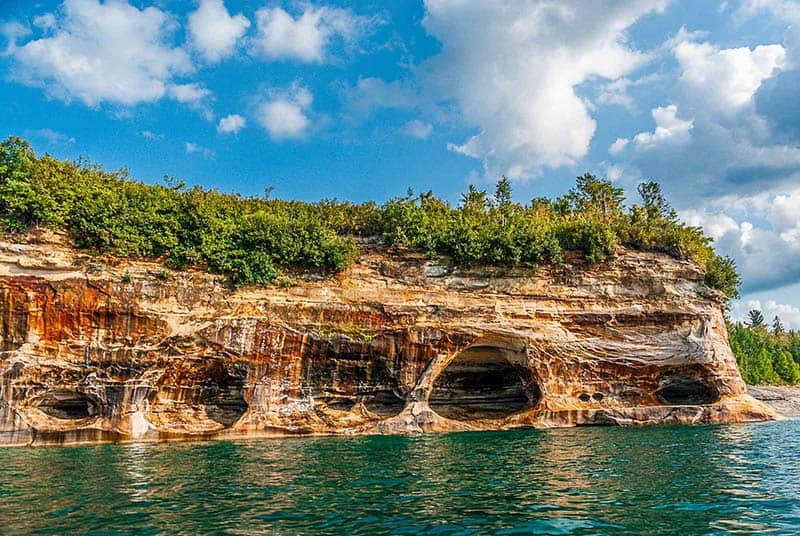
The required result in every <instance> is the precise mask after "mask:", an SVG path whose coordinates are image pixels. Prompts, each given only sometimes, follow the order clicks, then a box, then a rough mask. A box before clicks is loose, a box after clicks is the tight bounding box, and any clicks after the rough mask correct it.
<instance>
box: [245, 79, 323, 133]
mask: <svg viewBox="0 0 800 536" xmlns="http://www.w3.org/2000/svg"><path fill="white" fill-rule="evenodd" d="M312 100H313V95H312V94H311V92H310V91H309V90H308V89H306V88H305V87H302V86H299V85H296V84H295V85H294V86H293V87H292V88H291V89H290V90H288V91H282V92H274V94H273V95H271V96H270V98H269V100H267V101H266V102H263V103H261V105H260V106H259V107H258V113H257V116H258V122H259V123H260V124H261V126H262V127H264V129H266V131H267V133H269V136H270V138H272V139H273V140H275V141H284V140H291V139H302V138H303V137H305V136H306V134H307V132H308V130H309V129H310V128H311V126H312V122H311V119H309V117H308V111H309V109H310V107H311V102H312Z"/></svg>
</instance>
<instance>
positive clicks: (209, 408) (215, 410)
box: [203, 382, 249, 427]
mask: <svg viewBox="0 0 800 536" xmlns="http://www.w3.org/2000/svg"><path fill="white" fill-rule="evenodd" d="M203 403H204V405H205V411H206V415H208V418H209V419H211V420H213V421H216V422H218V423H220V424H221V425H223V426H225V427H228V426H231V425H232V424H233V423H235V422H236V421H238V420H239V419H240V418H241V417H242V415H244V414H245V413H246V412H247V410H248V409H249V405H248V404H247V401H246V400H245V398H244V386H243V385H241V384H238V383H235V382H234V383H232V384H230V385H224V386H221V387H218V388H215V389H212V390H211V391H210V392H209V393H208V394H206V396H205V397H204V400H203Z"/></svg>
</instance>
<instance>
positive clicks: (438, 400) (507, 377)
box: [428, 346, 541, 420]
mask: <svg viewBox="0 0 800 536" xmlns="http://www.w3.org/2000/svg"><path fill="white" fill-rule="evenodd" d="M524 363H525V355H524V353H523V352H522V351H520V350H518V351H514V350H509V349H506V348H500V347H495V346H472V347H470V348H468V349H466V350H464V351H463V352H461V353H460V354H458V355H457V356H456V357H455V358H454V359H453V360H452V361H451V363H450V364H449V365H448V366H447V368H445V370H444V371H443V372H442V373H441V374H440V375H439V376H438V377H437V378H436V380H435V382H434V384H433V389H432V391H431V395H430V398H429V399H428V402H429V404H430V406H431V408H432V409H433V410H434V411H435V412H436V413H438V414H439V415H441V416H443V417H446V418H448V419H455V420H476V419H502V418H505V417H508V416H510V415H513V414H515V413H518V412H520V411H522V410H524V409H528V408H530V407H532V406H534V405H535V404H536V403H537V402H538V401H539V399H540V397H541V394H540V391H539V388H538V385H537V384H536V382H535V381H534V379H533V376H532V374H531V371H530V369H528V368H527V367H526V366H524Z"/></svg>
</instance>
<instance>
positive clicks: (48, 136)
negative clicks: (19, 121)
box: [25, 128, 75, 144]
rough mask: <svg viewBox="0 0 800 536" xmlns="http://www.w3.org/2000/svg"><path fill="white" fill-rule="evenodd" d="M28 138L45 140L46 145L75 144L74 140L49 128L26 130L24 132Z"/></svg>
mask: <svg viewBox="0 0 800 536" xmlns="http://www.w3.org/2000/svg"><path fill="white" fill-rule="evenodd" d="M25 133H26V134H27V135H28V136H34V137H37V138H42V139H44V140H46V141H47V142H48V143H51V144H62V143H75V138H73V137H72V136H67V135H66V134H63V133H61V132H57V131H55V130H53V129H51V128H41V129H38V130H28V131H26V132H25Z"/></svg>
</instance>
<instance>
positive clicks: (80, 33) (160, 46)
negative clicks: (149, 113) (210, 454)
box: [11, 0, 192, 106]
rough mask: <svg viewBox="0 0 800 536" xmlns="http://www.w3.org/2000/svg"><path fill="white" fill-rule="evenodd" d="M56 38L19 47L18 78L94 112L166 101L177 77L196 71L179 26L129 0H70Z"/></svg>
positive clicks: (14, 74)
mask: <svg viewBox="0 0 800 536" xmlns="http://www.w3.org/2000/svg"><path fill="white" fill-rule="evenodd" d="M56 25H57V29H56V30H55V31H52V32H51V35H50V36H49V37H41V38H39V39H33V40H31V41H28V42H27V43H25V44H24V45H22V46H17V47H15V48H14V49H13V50H12V51H11V54H12V56H13V58H14V60H15V65H14V67H13V70H12V77H13V79H15V80H16V81H18V82H21V83H23V84H26V85H30V86H35V87H40V88H42V89H44V90H45V91H46V92H47V93H48V94H49V95H50V96H52V97H56V98H59V99H62V100H64V101H71V100H73V99H77V100H79V101H81V102H83V103H85V104H87V105H89V106H97V105H98V104H100V103H102V102H111V103H116V104H122V105H134V104H137V103H140V102H151V101H155V100H158V99H160V98H162V97H163V96H164V95H165V94H166V93H167V91H168V89H169V87H170V86H171V85H172V80H173V78H174V77H175V76H179V75H184V74H187V73H189V72H191V70H192V64H191V61H190V60H189V56H188V55H187V54H186V52H185V51H184V50H183V49H181V48H179V47H173V46H171V45H170V44H169V40H170V36H171V35H172V32H173V30H174V28H175V24H174V21H173V20H172V19H171V17H170V16H169V15H168V14H166V13H164V12H163V11H161V10H159V9H157V8H155V7H148V8H145V9H142V10H139V9H137V8H136V7H133V6H131V5H130V4H128V3H127V2H125V1H123V0H115V1H108V2H105V3H100V2H98V1H97V0H65V1H64V4H63V18H62V19H61V20H59V21H57V22H56Z"/></svg>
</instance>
